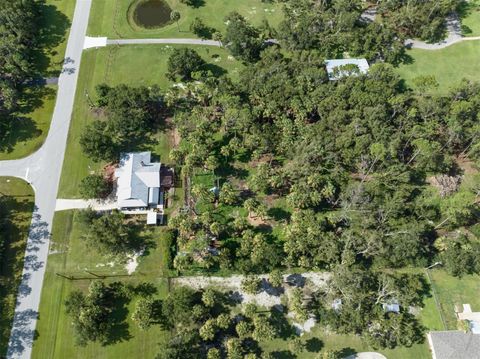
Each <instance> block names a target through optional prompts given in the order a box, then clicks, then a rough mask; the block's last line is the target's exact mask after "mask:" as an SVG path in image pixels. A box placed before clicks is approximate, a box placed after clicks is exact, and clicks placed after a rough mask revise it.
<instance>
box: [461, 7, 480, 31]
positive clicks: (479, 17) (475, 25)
mask: <svg viewBox="0 0 480 359" xmlns="http://www.w3.org/2000/svg"><path fill="white" fill-rule="evenodd" d="M460 18H461V19H462V32H463V35H465V36H480V0H470V1H468V2H466V1H465V2H464V4H463V5H462V7H461V8H460Z"/></svg>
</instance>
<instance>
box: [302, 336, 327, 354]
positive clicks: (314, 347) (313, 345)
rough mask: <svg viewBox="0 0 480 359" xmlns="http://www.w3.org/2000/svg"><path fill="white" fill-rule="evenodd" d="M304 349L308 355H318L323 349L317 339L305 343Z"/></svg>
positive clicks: (321, 343)
mask: <svg viewBox="0 0 480 359" xmlns="http://www.w3.org/2000/svg"><path fill="white" fill-rule="evenodd" d="M305 345H306V349H307V351H308V352H310V353H318V352H319V351H320V350H322V348H323V347H324V344H323V342H322V341H321V340H320V339H318V338H310V339H308V340H307V341H306V342H305Z"/></svg>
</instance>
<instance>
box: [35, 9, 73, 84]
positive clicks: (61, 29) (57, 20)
mask: <svg viewBox="0 0 480 359" xmlns="http://www.w3.org/2000/svg"><path fill="white" fill-rule="evenodd" d="M38 28H39V32H38V38H37V39H38V40H37V41H38V46H37V50H36V52H35V57H34V60H35V64H36V69H37V71H38V75H40V76H42V77H50V76H58V74H59V73H60V69H61V65H62V62H63V61H62V62H58V63H54V64H52V63H51V57H52V56H54V55H57V53H56V50H55V48H56V47H57V46H58V45H60V44H61V43H62V42H63V41H65V37H66V34H67V30H68V29H69V28H70V20H69V19H68V17H67V16H66V15H65V14H63V13H62V12H60V11H58V9H57V7H56V6H54V5H51V4H45V3H41V4H40V8H39V23H38ZM52 65H58V66H54V67H58V70H52V69H51V67H52ZM49 68H50V69H49Z"/></svg>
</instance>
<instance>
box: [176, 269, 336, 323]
mask: <svg viewBox="0 0 480 359" xmlns="http://www.w3.org/2000/svg"><path fill="white" fill-rule="evenodd" d="M258 277H259V278H261V279H263V281H262V288H261V290H260V292H259V293H257V294H248V293H245V292H244V291H243V290H242V288H241V284H242V280H243V279H244V278H245V276H243V275H234V276H230V277H207V276H194V277H179V278H174V279H172V283H173V284H174V285H183V286H189V287H192V288H195V289H204V288H207V287H215V288H218V289H220V290H223V291H231V292H232V293H233V294H232V297H233V298H235V299H237V300H238V301H239V302H241V303H242V304H246V303H255V304H257V305H260V306H262V307H266V308H271V307H273V306H276V305H280V304H281V296H282V295H283V294H287V295H288V293H289V292H290V291H291V290H292V289H293V288H295V287H307V288H309V289H310V290H315V289H318V288H321V287H322V286H324V285H325V284H326V281H327V280H328V278H329V277H330V274H329V273H317V272H307V273H302V274H286V275H284V276H283V280H284V282H285V284H284V285H283V287H281V288H272V287H271V286H270V284H269V283H268V275H260V276H258ZM307 327H309V324H307Z"/></svg>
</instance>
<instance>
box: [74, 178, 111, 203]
mask: <svg viewBox="0 0 480 359" xmlns="http://www.w3.org/2000/svg"><path fill="white" fill-rule="evenodd" d="M110 190H111V186H110V184H109V183H108V182H107V181H106V180H105V179H104V178H103V176H102V175H97V174H93V175H88V176H87V177H85V178H84V179H82V181H81V182H80V186H79V188H78V191H79V192H80V195H81V196H82V198H84V199H93V198H105V197H106V196H107V195H108V194H109V193H110Z"/></svg>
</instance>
